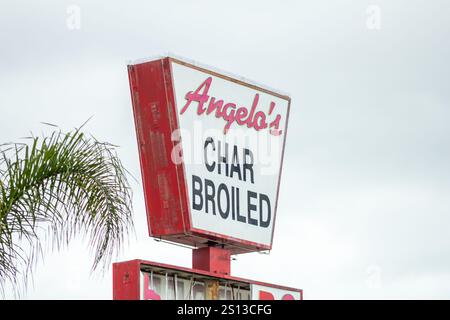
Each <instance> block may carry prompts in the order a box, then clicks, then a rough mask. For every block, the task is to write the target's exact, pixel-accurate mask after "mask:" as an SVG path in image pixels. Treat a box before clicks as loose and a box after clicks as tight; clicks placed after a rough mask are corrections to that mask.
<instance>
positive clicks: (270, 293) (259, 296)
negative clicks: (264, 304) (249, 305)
mask: <svg viewBox="0 0 450 320" xmlns="http://www.w3.org/2000/svg"><path fill="white" fill-rule="evenodd" d="M250 291H251V300H301V298H302V297H301V294H300V292H299V291H291V290H285V289H280V288H275V287H267V286H261V285H258V284H252V285H251V288H250Z"/></svg>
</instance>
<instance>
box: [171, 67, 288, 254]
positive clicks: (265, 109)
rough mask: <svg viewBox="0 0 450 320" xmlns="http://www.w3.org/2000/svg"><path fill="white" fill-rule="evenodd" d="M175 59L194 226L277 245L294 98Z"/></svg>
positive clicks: (177, 135)
mask: <svg viewBox="0 0 450 320" xmlns="http://www.w3.org/2000/svg"><path fill="white" fill-rule="evenodd" d="M171 63H172V75H173V86H174V95H175V101H176V112H177V117H178V123H179V131H177V132H174V133H173V134H172V140H174V141H177V142H180V141H181V142H182V145H181V143H178V144H177V145H176V147H175V148H174V150H173V151H172V160H173V161H175V162H178V163H179V161H181V159H182V161H183V162H184V168H185V174H186V185H187V186H186V187H187V192H188V194H189V205H190V214H191V222H192V227H193V228H196V229H200V230H203V231H207V232H211V233H214V234H217V235H221V236H225V237H232V238H236V239H241V240H244V241H248V242H252V243H257V244H262V245H267V246H270V245H271V241H272V230H273V227H274V219H275V210H276V203H277V196H278V194H277V193H278V186H279V176H280V170H281V164H282V156H283V148H284V140H285V137H286V130H287V116H288V106H289V101H288V98H286V97H283V96H281V95H276V94H271V93H269V92H268V91H267V90H263V89H257V88H256V87H252V86H248V85H244V84H242V83H239V82H238V81H235V80H232V79H230V78H227V77H221V76H218V75H215V74H214V75H213V74H210V73H207V72H204V71H201V70H197V69H194V68H192V67H188V66H185V65H183V64H180V63H177V62H175V61H173V62H171ZM181 148H182V152H181ZM181 155H182V156H181Z"/></svg>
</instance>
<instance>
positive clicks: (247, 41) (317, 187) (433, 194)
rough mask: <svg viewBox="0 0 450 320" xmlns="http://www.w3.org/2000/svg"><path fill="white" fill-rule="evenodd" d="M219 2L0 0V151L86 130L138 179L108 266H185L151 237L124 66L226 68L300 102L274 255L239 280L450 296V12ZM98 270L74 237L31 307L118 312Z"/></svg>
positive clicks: (238, 264) (317, 292) (318, 289)
mask: <svg viewBox="0 0 450 320" xmlns="http://www.w3.org/2000/svg"><path fill="white" fill-rule="evenodd" d="M220 3H221V4H219V1H160V2H156V1H132V0H129V1H126V2H123V3H122V4H116V3H114V5H113V4H111V2H106V1H104V2H102V3H100V2H99V1H96V2H94V1H61V0H55V1H18V0H15V1H6V0H1V2H0V4H1V7H0V143H2V142H8V141H19V140H20V138H21V137H24V136H27V135H28V134H29V132H30V131H33V132H34V133H36V134H39V133H40V132H41V130H43V128H44V126H43V125H41V124H40V122H42V121H45V122H50V123H55V124H58V125H59V126H60V127H61V128H63V129H64V130H70V129H71V128H73V127H76V126H79V125H80V124H82V123H83V122H84V121H85V120H87V119H88V118H89V117H90V116H94V117H93V118H92V120H91V121H90V122H89V123H88V125H87V127H86V131H88V132H90V133H92V134H93V135H94V136H95V137H96V138H97V139H99V140H106V141H109V142H111V143H114V144H117V145H120V149H119V155H120V157H121V159H122V160H123V162H124V164H125V166H126V167H127V168H128V169H129V170H130V171H131V172H132V173H133V175H134V176H135V177H137V180H138V182H134V181H132V182H131V183H132V184H133V189H134V199H133V203H134V219H135V224H136V236H135V237H132V238H131V241H130V243H129V245H127V246H125V248H124V249H123V250H122V254H121V255H120V257H119V258H118V260H126V259H134V258H141V259H147V260H152V261H157V262H163V263H169V264H175V265H180V266H186V267H190V265H191V252H190V250H187V249H184V248H180V247H177V246H172V245H168V244H162V243H158V242H155V241H154V240H152V239H150V238H148V236H147V226H146V216H145V208H144V199H143V191H142V184H141V178H140V168H139V158H138V151H137V143H136V136H135V130H134V122H133V116H132V107H131V100H130V92H129V86H128V76H127V69H126V64H127V62H128V61H129V60H134V59H138V58H144V57H148V56H154V55H163V54H165V53H167V52H172V53H175V54H177V55H180V56H184V57H187V58H189V59H193V60H196V61H199V62H201V63H204V64H207V65H212V66H215V67H217V68H220V69H223V70H227V71H229V72H231V73H235V74H238V75H241V76H244V77H246V78H249V79H252V80H255V81H257V82H260V83H263V84H266V85H267V86H270V87H274V88H277V89H280V90H282V91H284V92H288V93H289V94H290V95H291V97H292V104H291V114H290V123H289V132H288V136H287V143H286V151H285V152H286V153H285V160H284V169H283V176H282V179H281V190H280V198H279V207H278V213H277V214H278V216H277V224H276V229H275V237H274V244H273V250H272V252H271V253H270V254H269V255H263V254H258V253H252V254H244V255H239V256H237V260H236V261H233V262H232V274H233V275H235V276H239V277H244V278H250V279H255V280H260V281H266V282H271V283H276V284H281V285H287V286H291V287H297V288H302V289H304V298H305V299H315V298H325V299H328V298H338V299H346V298H356V299H359V298H361V299H365V298H388V299H391V298H447V299H448V298H450V235H449V229H450V170H449V164H450V141H449V140H450V126H449V119H450V105H449V104H450V62H449V57H450V45H449V43H450V20H449V13H450V10H449V9H450V2H449V1H446V0H442V1H439V0H433V1H411V0H408V1H400V0H396V1H393V0H389V1H379V0H373V1H364V0H363V1H336V0H328V1H323V0H315V1H282V2H281V1H280V2H275V1H242V0H241V1H221V2H220ZM77 12H79V14H80V15H79V17H80V19H79V22H80V23H79V25H78V24H77V22H78V21H77V19H76V17H75V20H74V14H76V13H77ZM92 258H93V257H92V255H89V253H88V250H87V244H86V243H83V241H82V240H81V239H77V240H75V241H74V242H72V244H71V245H70V246H69V247H68V248H67V249H65V250H62V251H60V252H57V253H48V254H46V256H45V260H42V261H41V262H40V263H39V264H38V267H37V268H36V272H35V274H34V284H31V285H30V287H29V289H28V291H27V294H26V295H25V296H24V297H25V298H29V299H34V298H40V299H47V298H52V299H74V298H75V299H85V298H88V299H90V298H99V299H110V298H111V297H112V270H111V269H110V270H109V271H108V272H107V273H106V274H105V275H104V276H103V277H102V276H101V275H99V274H94V275H90V274H89V270H90V266H91V263H92V261H93V260H92ZM9 293H10V291H8V293H7V296H8V294H9Z"/></svg>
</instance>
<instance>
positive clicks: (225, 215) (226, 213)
mask: <svg viewBox="0 0 450 320" xmlns="http://www.w3.org/2000/svg"><path fill="white" fill-rule="evenodd" d="M222 191H224V192H225V197H226V198H227V201H226V204H227V209H226V210H222V198H221V192H222ZM217 206H218V207H219V213H220V216H221V217H222V218H224V219H226V218H228V216H229V215H230V195H229V193H228V189H227V186H226V185H225V184H224V183H221V184H220V185H219V188H218V189H217Z"/></svg>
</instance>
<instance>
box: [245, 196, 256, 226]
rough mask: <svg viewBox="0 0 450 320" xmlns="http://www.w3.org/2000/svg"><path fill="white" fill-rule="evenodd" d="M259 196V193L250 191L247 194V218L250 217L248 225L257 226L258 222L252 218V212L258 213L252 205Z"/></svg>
mask: <svg viewBox="0 0 450 320" xmlns="http://www.w3.org/2000/svg"><path fill="white" fill-rule="evenodd" d="M257 196H258V194H257V193H255V192H252V191H248V192H247V203H248V210H247V216H248V223H250V224H252V225H254V226H257V225H258V220H256V219H253V218H252V211H256V205H254V204H252V202H251V199H252V198H256V197H257Z"/></svg>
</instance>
